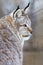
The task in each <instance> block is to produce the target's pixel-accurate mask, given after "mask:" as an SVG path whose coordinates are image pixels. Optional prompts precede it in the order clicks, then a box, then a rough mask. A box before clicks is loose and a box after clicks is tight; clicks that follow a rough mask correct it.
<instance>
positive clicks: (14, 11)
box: [13, 5, 20, 18]
mask: <svg viewBox="0 0 43 65" xmlns="http://www.w3.org/2000/svg"><path fill="white" fill-rule="evenodd" d="M18 9H20V8H19V5H18V6H17V9H16V10H15V11H14V12H13V18H14V14H15V12H16V11H17V10H18Z"/></svg>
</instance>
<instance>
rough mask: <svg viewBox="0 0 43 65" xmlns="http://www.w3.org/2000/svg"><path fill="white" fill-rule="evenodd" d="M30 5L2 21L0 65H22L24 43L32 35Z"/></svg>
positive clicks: (0, 21)
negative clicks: (28, 12) (28, 11)
mask: <svg viewBox="0 0 43 65" xmlns="http://www.w3.org/2000/svg"><path fill="white" fill-rule="evenodd" d="M28 7H29V4H28V5H27V6H26V7H25V8H24V9H20V8H19V6H18V7H17V9H16V10H15V11H13V12H12V13H10V14H9V15H7V16H5V17H2V18H1V19H0V65H22V63H23V46H24V41H26V40H29V39H30V37H31V35H32V28H31V20H30V19H29V17H28V15H26V10H27V8H28Z"/></svg>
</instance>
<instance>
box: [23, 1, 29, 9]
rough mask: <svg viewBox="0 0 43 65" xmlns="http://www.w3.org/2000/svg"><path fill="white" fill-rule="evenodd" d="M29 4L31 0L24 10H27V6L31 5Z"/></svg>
mask: <svg viewBox="0 0 43 65" xmlns="http://www.w3.org/2000/svg"><path fill="white" fill-rule="evenodd" d="M29 5H30V2H29V3H28V5H27V6H26V7H25V8H24V10H26V8H28V7H29Z"/></svg>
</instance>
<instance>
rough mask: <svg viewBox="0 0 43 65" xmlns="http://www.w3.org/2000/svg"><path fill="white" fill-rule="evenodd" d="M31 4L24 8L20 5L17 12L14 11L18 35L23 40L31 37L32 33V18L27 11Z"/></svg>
mask: <svg viewBox="0 0 43 65" xmlns="http://www.w3.org/2000/svg"><path fill="white" fill-rule="evenodd" d="M29 4H30V3H29ZM29 4H28V5H27V6H26V7H25V8H24V9H22V10H21V9H20V8H19V6H18V7H17V9H16V10H15V12H13V18H14V19H15V23H16V24H15V25H16V28H17V31H18V35H19V37H20V38H22V39H23V40H28V39H30V37H31V35H32V28H31V20H30V19H29V17H28V15H27V12H26V10H27V9H28V7H29Z"/></svg>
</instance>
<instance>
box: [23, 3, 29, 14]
mask: <svg viewBox="0 0 43 65" xmlns="http://www.w3.org/2000/svg"><path fill="white" fill-rule="evenodd" d="M29 5H30V2H29V3H28V5H27V6H26V7H25V8H24V10H23V11H24V13H25V14H26V13H27V11H28V8H29Z"/></svg>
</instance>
